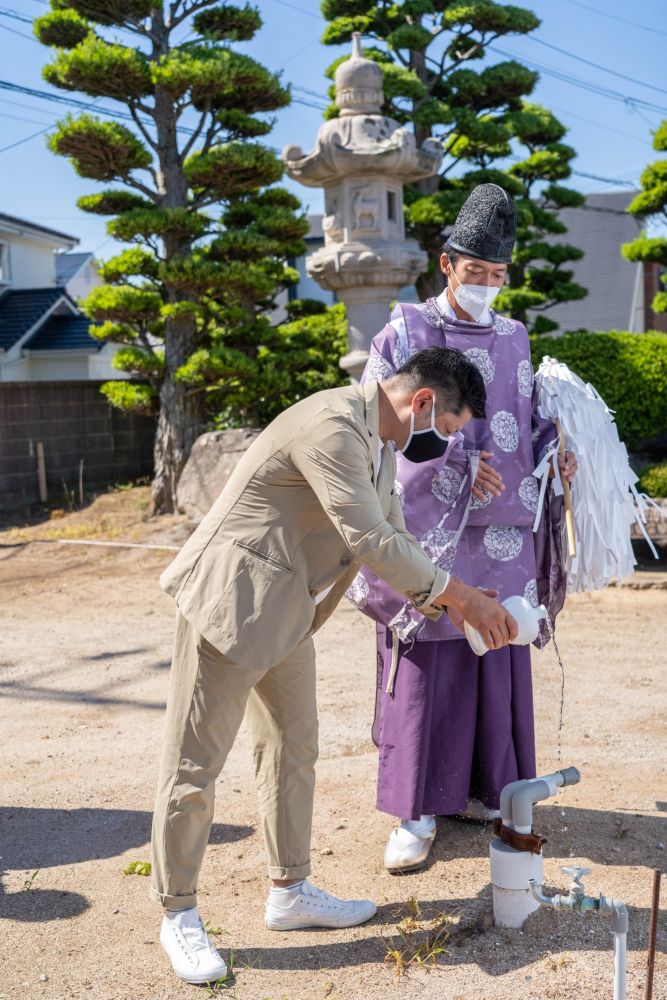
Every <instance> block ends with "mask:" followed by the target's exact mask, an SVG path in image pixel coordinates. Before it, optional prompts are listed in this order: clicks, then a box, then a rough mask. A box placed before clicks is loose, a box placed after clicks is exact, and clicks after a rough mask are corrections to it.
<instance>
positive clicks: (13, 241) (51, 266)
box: [0, 229, 56, 289]
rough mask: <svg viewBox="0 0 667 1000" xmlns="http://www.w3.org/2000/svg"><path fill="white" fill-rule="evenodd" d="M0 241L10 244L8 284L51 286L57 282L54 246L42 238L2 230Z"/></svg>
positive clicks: (9, 285) (23, 286) (33, 286)
mask: <svg viewBox="0 0 667 1000" xmlns="http://www.w3.org/2000/svg"><path fill="white" fill-rule="evenodd" d="M0 243H8V244H9V248H10V249H9V258H10V264H9V266H10V281H9V284H8V285H7V286H3V287H9V288H13V289H21V288H51V287H53V286H54V285H55V283H56V263H55V255H54V252H53V247H52V246H49V245H48V244H46V243H44V242H42V241H40V240H31V239H30V238H29V237H26V236H15V235H10V234H7V233H4V232H2V230H1V229H0Z"/></svg>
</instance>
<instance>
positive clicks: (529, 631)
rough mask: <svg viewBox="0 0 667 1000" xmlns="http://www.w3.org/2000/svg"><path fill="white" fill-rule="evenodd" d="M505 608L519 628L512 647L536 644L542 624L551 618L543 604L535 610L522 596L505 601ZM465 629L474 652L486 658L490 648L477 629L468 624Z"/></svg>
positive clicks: (465, 624)
mask: <svg viewBox="0 0 667 1000" xmlns="http://www.w3.org/2000/svg"><path fill="white" fill-rule="evenodd" d="M503 607H504V608H505V609H506V610H507V611H509V613H510V614H511V616H512V618H514V620H515V621H516V623H517V625H518V626H519V631H518V633H517V636H516V639H512V641H511V645H512V646H527V645H528V643H530V642H534V641H535V639H537V633H538V632H539V630H540V622H541V621H546V620H547V619H548V617H549V613H548V611H547V609H546V608H545V607H544V605H543V604H540V605H539V606H538V607H536V608H534V607H533V605H532V604H531V603H530V601H527V600H526V598H525V597H521V595H520V594H515V595H514V597H508V598H507V600H506V601H503ZM463 627H464V630H465V634H466V639H467V640H468V642H469V643H470V646H471V648H472V651H473V652H474V653H477V655H478V656H484V654H485V653H488V651H489V647H488V646H487V645H486V643H485V642H484V640H483V639H482V637H481V635H480V634H479V632H478V631H477V629H476V628H473V627H472V625H469V624H468V622H464V624H463Z"/></svg>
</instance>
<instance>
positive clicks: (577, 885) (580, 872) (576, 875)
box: [561, 865, 591, 909]
mask: <svg viewBox="0 0 667 1000" xmlns="http://www.w3.org/2000/svg"><path fill="white" fill-rule="evenodd" d="M561 871H562V873H563V875H571V876H572V882H571V884H570V892H569V896H570V898H571V899H572V906H573V909H579V907H580V905H581V903H582V902H583V900H584V897H585V896H586V890H585V888H584V881H583V879H584V875H590V873H591V869H590V868H582V867H581V865H572V867H571V868H570V867H568V866H567V865H566V866H565V867H563V868H561Z"/></svg>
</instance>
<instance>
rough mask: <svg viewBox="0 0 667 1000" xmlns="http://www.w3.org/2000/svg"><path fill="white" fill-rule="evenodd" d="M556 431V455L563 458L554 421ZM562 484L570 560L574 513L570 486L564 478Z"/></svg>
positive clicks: (561, 441)
mask: <svg viewBox="0 0 667 1000" xmlns="http://www.w3.org/2000/svg"><path fill="white" fill-rule="evenodd" d="M556 431H557V432H558V454H559V456H562V457H563V458H565V438H564V437H563V430H562V428H561V425H560V420H557V421H556ZM561 482H562V483H563V501H564V503H565V528H566V531H567V548H568V552H569V555H570V559H574V558H575V556H576V554H577V536H576V533H575V530H574V511H573V510H572V494H571V493H570V484H569V483H568V481H567V479H566V478H565V476H562V477H561Z"/></svg>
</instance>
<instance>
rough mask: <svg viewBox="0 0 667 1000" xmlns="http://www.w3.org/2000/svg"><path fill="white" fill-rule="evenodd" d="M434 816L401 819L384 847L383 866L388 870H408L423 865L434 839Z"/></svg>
mask: <svg viewBox="0 0 667 1000" xmlns="http://www.w3.org/2000/svg"><path fill="white" fill-rule="evenodd" d="M435 833H436V825H435V816H422V818H421V819H402V820H401V823H400V826H397V827H396V829H394V830H392V831H391V833H390V834H389V839H388V840H387V846H386V847H385V849H384V866H385V868H386V869H388V871H390V872H409V871H414V870H415V869H416V868H421V867H423V865H424V863H425V861H426V859H427V857H428V856H429V854H430V853H431V848H432V847H433V841H434V840H435Z"/></svg>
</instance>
